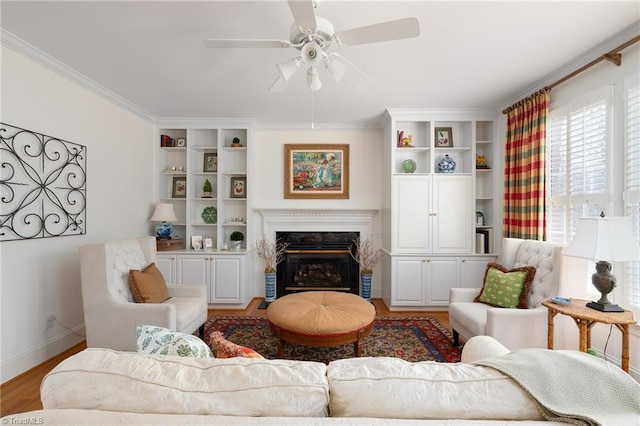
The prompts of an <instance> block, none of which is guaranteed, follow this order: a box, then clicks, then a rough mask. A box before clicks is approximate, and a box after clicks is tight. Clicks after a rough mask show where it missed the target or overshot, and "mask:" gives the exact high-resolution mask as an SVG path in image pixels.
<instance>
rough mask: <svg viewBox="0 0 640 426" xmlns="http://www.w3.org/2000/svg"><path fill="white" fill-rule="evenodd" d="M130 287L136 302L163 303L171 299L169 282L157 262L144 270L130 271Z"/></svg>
mask: <svg viewBox="0 0 640 426" xmlns="http://www.w3.org/2000/svg"><path fill="white" fill-rule="evenodd" d="M129 287H130V288H131V294H132V295H133V300H134V301H135V302H136V303H162V302H164V301H165V300H167V299H169V298H170V297H171V296H169V291H168V290H167V283H166V282H165V280H164V277H163V276H162V272H160V270H159V269H158V267H157V266H156V264H155V263H152V264H151V265H149V266H147V267H146V268H144V269H143V270H142V271H138V270H135V269H131V270H130V271H129Z"/></svg>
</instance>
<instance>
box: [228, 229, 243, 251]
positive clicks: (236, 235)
mask: <svg viewBox="0 0 640 426" xmlns="http://www.w3.org/2000/svg"><path fill="white" fill-rule="evenodd" d="M229 240H231V241H232V242H233V248H234V249H236V250H240V246H241V245H242V241H244V234H243V233H242V232H240V231H233V232H232V233H231V235H230V236H229Z"/></svg>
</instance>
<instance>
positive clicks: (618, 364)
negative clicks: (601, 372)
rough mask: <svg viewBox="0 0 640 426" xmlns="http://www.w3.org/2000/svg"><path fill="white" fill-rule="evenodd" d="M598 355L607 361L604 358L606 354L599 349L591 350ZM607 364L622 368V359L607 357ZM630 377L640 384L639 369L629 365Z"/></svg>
mask: <svg viewBox="0 0 640 426" xmlns="http://www.w3.org/2000/svg"><path fill="white" fill-rule="evenodd" d="M591 349H592V350H593V351H594V352H595V353H596V354H597V355H598V357H599V358H602V359H605V356H604V352H602V351H601V350H599V349H595V348H591ZM606 360H607V362H610V363H611V364H613V365H615V366H616V367H618V368H622V361H621V360H620V359H616V357H613V356H611V355H607V357H606ZM629 375H630V376H631V377H633V379H634V380H635V381H636V382H638V383H640V370H638V369H637V368H634V367H633V366H631V365H629Z"/></svg>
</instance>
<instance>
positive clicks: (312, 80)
mask: <svg viewBox="0 0 640 426" xmlns="http://www.w3.org/2000/svg"><path fill="white" fill-rule="evenodd" d="M307 83H308V84H309V89H311V91H312V92H317V91H318V90H320V88H321V87H322V83H321V82H320V74H318V70H317V69H316V68H315V67H309V69H308V70H307Z"/></svg>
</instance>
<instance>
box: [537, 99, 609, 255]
mask: <svg viewBox="0 0 640 426" xmlns="http://www.w3.org/2000/svg"><path fill="white" fill-rule="evenodd" d="M610 92H611V91H610V89H607V90H600V91H597V92H595V93H593V94H591V95H589V96H587V97H585V98H583V99H581V100H578V101H574V102H572V103H571V104H569V105H567V106H565V107H562V108H559V109H557V110H554V111H551V113H550V114H549V123H548V125H547V129H548V132H547V152H548V154H547V155H548V156H547V159H548V161H547V167H548V170H547V177H548V189H547V194H548V203H547V240H548V241H551V242H553V243H558V244H568V243H569V242H570V241H571V237H572V236H573V234H574V232H575V228H576V226H577V224H578V218H580V217H593V216H597V215H599V214H600V213H601V212H602V211H604V212H605V213H607V211H608V210H607V202H608V197H607V192H608V176H607V165H608V159H609V156H608V149H609V147H608V144H607V141H608V140H609V137H608V134H609V126H608V123H609V110H610V105H611V95H610Z"/></svg>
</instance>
